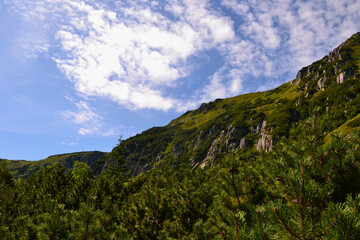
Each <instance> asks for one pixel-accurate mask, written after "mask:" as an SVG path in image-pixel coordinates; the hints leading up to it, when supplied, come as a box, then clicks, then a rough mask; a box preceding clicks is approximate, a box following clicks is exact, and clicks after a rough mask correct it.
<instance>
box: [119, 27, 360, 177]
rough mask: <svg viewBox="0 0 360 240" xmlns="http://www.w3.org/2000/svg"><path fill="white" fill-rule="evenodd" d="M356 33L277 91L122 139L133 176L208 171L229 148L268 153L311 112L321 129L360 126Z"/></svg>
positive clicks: (209, 106)
mask: <svg viewBox="0 0 360 240" xmlns="http://www.w3.org/2000/svg"><path fill="white" fill-rule="evenodd" d="M359 69H360V33H356V34H354V35H353V36H352V37H351V38H349V39H348V40H347V41H346V42H345V43H343V44H341V45H340V46H339V47H337V48H336V49H334V50H333V51H332V52H331V53H329V55H327V56H325V57H324V58H323V59H321V60H319V61H317V62H315V63H313V64H312V65H310V66H307V67H304V68H303V69H301V70H300V71H299V73H298V74H297V76H296V78H295V79H294V80H292V81H290V82H288V83H285V84H283V85H281V86H280V87H278V88H276V89H273V90H270V91H266V92H257V93H250V94H244V95H240V96H237V97H232V98H228V99H217V100H215V101H213V102H209V103H204V104H202V105H201V106H200V107H199V108H198V109H196V110H193V111H188V112H186V113H185V114H183V115H182V116H180V117H179V118H177V119H174V120H173V121H171V122H170V123H169V124H168V125H167V126H164V127H154V128H151V129H149V130H147V131H144V132H143V133H141V134H138V135H136V136H134V137H131V138H129V139H127V140H125V141H123V142H122V143H121V144H120V145H119V146H117V147H115V148H123V151H122V152H123V157H124V158H125V159H126V160H127V166H128V167H129V168H130V169H131V170H132V173H133V175H136V174H138V173H140V172H144V171H146V170H149V169H151V168H152V167H155V166H157V165H158V164H162V162H164V161H173V162H175V163H176V162H178V161H180V160H181V159H190V160H191V162H192V164H193V166H194V167H198V166H200V167H207V166H209V165H212V164H213V163H214V162H215V161H217V160H219V159H221V158H222V157H223V156H224V155H226V154H227V153H228V152H230V151H232V150H233V149H254V150H255V149H257V150H265V151H269V150H271V148H272V146H273V144H274V142H276V141H278V140H279V139H280V138H281V137H288V135H289V131H290V129H293V128H296V126H297V125H298V123H299V122H300V121H303V120H304V119H306V118H307V117H309V116H310V115H312V112H313V110H314V109H316V114H317V117H318V120H319V123H320V127H322V128H323V129H324V131H326V132H328V133H330V132H332V131H343V130H344V131H343V132H345V133H346V132H351V131H352V129H354V128H357V127H358V126H360V119H359V118H360V115H359V114H360V73H359Z"/></svg>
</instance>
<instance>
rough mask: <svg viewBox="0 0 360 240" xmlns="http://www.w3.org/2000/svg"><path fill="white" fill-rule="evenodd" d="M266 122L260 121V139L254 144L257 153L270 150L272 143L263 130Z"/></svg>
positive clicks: (268, 135)
mask: <svg viewBox="0 0 360 240" xmlns="http://www.w3.org/2000/svg"><path fill="white" fill-rule="evenodd" d="M265 126H266V121H262V124H261V130H260V138H259V139H258V141H257V143H256V149H257V150H258V151H262V150H263V151H266V152H268V151H270V150H271V149H272V145H273V141H272V137H271V135H270V134H269V133H268V132H267V131H266V129H265Z"/></svg>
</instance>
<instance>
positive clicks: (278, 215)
mask: <svg viewBox="0 0 360 240" xmlns="http://www.w3.org/2000/svg"><path fill="white" fill-rule="evenodd" d="M273 211H274V212H275V214H276V217H277V218H278V219H279V221H280V223H281V224H282V225H283V227H284V228H285V230H286V231H287V232H288V233H290V235H291V236H293V237H295V238H297V239H301V238H300V236H299V235H297V234H296V233H295V232H293V231H292V230H291V228H290V227H289V226H288V225H287V224H286V222H285V221H284V219H282V217H281V216H280V214H279V210H278V208H277V207H275V208H274V209H273Z"/></svg>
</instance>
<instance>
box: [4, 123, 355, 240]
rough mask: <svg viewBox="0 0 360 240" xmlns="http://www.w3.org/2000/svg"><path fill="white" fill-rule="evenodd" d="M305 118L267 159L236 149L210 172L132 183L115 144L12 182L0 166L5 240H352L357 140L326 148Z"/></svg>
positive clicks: (173, 170)
mask: <svg viewBox="0 0 360 240" xmlns="http://www.w3.org/2000/svg"><path fill="white" fill-rule="evenodd" d="M317 123H318V120H317V119H316V118H313V119H308V120H307V121H306V122H305V123H304V124H303V125H301V126H299V127H298V128H297V129H295V130H293V132H291V135H296V138H295V139H285V138H283V139H282V140H281V141H279V143H278V144H277V145H276V146H275V147H274V150H273V151H271V152H269V153H261V152H256V151H252V150H246V151H245V150H242V151H233V152H232V153H230V154H228V155H227V156H225V157H224V159H223V160H222V161H219V162H218V164H215V165H213V167H212V168H209V169H207V170H201V169H199V168H198V169H192V164H191V162H190V161H189V160H188V159H186V158H183V159H182V160H181V161H180V162H179V163H178V164H177V165H174V162H173V160H172V159H168V160H167V161H165V163H164V164H163V165H162V166H158V167H157V168H153V169H151V170H150V171H148V172H147V173H146V174H141V175H138V176H137V177H134V178H129V177H128V174H127V172H126V168H124V164H125V161H124V159H123V158H122V157H121V156H122V154H121V151H124V150H125V149H124V148H123V147H121V146H122V145H121V144H119V148H114V150H113V152H111V153H110V154H109V157H110V158H111V159H112V161H113V164H111V165H110V166H109V167H108V168H107V169H108V170H107V171H104V172H103V173H102V174H100V175H98V176H96V175H93V173H92V171H91V169H90V168H89V167H88V166H87V165H86V164H84V163H81V162H76V163H75V165H74V168H73V169H71V170H69V171H65V169H64V167H63V166H61V165H60V164H57V165H52V166H46V167H40V169H39V171H38V172H36V173H33V174H32V175H31V176H30V177H29V178H28V179H18V180H16V179H14V178H13V176H12V175H11V174H10V172H9V171H8V169H7V168H6V162H5V161H2V162H1V164H0V216H1V217H0V221H1V222H0V238H1V239H339V240H340V239H341V240H342V239H358V238H359V237H360V226H359V223H360V151H359V149H360V141H359V140H360V133H359V132H357V133H354V134H353V135H352V136H351V137H346V138H344V137H342V136H339V135H334V136H333V138H332V140H331V141H330V142H329V143H328V144H326V145H324V134H323V132H322V130H321V129H319V127H318V124H317Z"/></svg>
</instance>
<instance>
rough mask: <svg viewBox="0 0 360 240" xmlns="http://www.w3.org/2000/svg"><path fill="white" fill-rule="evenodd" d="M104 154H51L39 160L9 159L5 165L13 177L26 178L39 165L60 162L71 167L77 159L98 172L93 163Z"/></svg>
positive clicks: (67, 167) (37, 168) (95, 152)
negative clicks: (12, 173)
mask: <svg viewBox="0 0 360 240" xmlns="http://www.w3.org/2000/svg"><path fill="white" fill-rule="evenodd" d="M105 154H106V153H104V152H99V151H92V152H76V153H66V154H59V155H53V156H49V157H47V158H45V159H43V160H39V161H25V160H9V161H8V162H7V167H8V168H9V170H10V171H11V172H14V173H15V174H14V177H16V178H19V177H21V178H28V177H29V176H30V175H31V174H32V173H33V172H37V171H38V170H39V168H40V167H41V166H44V167H46V166H49V165H53V164H57V163H60V164H61V165H63V166H64V167H65V169H71V168H73V167H74V163H75V161H79V162H83V163H86V164H87V165H88V166H90V168H91V169H92V170H93V172H95V173H98V172H100V171H101V169H98V168H97V167H96V166H95V165H93V164H94V163H95V162H96V161H97V160H99V159H101V158H103V157H104V156H105Z"/></svg>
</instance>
